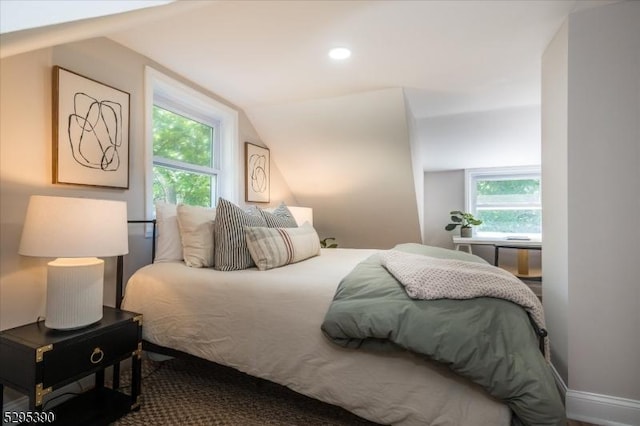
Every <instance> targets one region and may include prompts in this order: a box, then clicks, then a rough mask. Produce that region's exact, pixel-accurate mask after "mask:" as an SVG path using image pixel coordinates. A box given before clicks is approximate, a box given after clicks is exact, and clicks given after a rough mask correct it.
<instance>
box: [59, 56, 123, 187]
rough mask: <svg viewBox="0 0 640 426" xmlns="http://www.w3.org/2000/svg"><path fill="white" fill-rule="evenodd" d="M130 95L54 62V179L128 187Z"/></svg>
mask: <svg viewBox="0 0 640 426" xmlns="http://www.w3.org/2000/svg"><path fill="white" fill-rule="evenodd" d="M129 100H130V96H129V93H127V92H123V91H122V90H119V89H116V88H114V87H111V86H107V85H106V84H102V83H100V82H98V81H95V80H93V79H90V78H87V77H84V76H82V75H80V74H76V73H74V72H72V71H69V70H66V69H64V68H62V67H59V66H54V67H53V183H62V184H73V185H90V186H99V187H107V188H121V189H127V188H129Z"/></svg>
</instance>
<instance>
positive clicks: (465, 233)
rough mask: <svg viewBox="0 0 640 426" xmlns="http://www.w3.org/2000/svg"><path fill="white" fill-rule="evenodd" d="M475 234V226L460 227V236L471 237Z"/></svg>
mask: <svg viewBox="0 0 640 426" xmlns="http://www.w3.org/2000/svg"><path fill="white" fill-rule="evenodd" d="M472 235H473V228H471V227H467V228H460V236H461V237H463V238H471V236H472Z"/></svg>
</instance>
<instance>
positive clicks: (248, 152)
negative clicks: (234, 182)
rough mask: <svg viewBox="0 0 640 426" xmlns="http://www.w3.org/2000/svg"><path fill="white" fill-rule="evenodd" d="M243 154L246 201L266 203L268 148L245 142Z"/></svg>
mask: <svg viewBox="0 0 640 426" xmlns="http://www.w3.org/2000/svg"><path fill="white" fill-rule="evenodd" d="M244 156H245V171H246V176H245V198H246V201H251V202H255V203H268V202H269V191H270V185H271V182H270V176H269V174H270V172H271V170H270V165H269V149H268V148H263V147H261V146H258V145H254V144H252V143H249V142H245V144H244Z"/></svg>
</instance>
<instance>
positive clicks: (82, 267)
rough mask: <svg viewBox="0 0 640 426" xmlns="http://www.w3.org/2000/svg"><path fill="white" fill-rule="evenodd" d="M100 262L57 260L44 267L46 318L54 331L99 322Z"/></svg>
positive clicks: (101, 282) (102, 274)
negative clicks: (45, 276)
mask: <svg viewBox="0 0 640 426" xmlns="http://www.w3.org/2000/svg"><path fill="white" fill-rule="evenodd" d="M103 282H104V261H103V260H101V259H98V258H95V257H88V258H73V259H68V258H59V259H56V260H54V261H52V262H49V263H48V268H47V316H46V318H45V321H44V325H45V326H46V327H48V328H53V329H56V330H72V329H76V328H82V327H85V326H87V325H90V324H93V323H94V322H97V321H100V320H101V319H102V284H103Z"/></svg>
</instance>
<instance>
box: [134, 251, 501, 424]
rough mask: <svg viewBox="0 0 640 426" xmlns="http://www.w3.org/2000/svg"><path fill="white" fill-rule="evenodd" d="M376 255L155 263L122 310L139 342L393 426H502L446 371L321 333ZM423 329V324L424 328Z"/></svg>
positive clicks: (137, 277) (496, 408)
mask: <svg viewBox="0 0 640 426" xmlns="http://www.w3.org/2000/svg"><path fill="white" fill-rule="evenodd" d="M374 252H375V250H361V249H357V250H356V249H326V250H325V249H323V250H322V254H321V255H320V256H317V257H314V258H311V259H308V260H305V261H303V262H300V263H296V264H292V265H288V266H285V267H282V268H277V269H272V270H268V271H258V270H257V269H248V270H244V271H233V272H221V271H215V270H212V269H198V268H189V267H187V266H186V265H185V264H184V263H157V264H153V265H148V266H146V267H144V268H142V269H140V270H139V271H137V272H136V273H135V274H134V275H133V276H132V277H131V279H130V280H129V282H128V284H127V287H126V291H125V299H124V302H123V309H126V310H130V311H134V312H139V313H142V314H143V315H144V320H143V335H144V338H145V340H148V341H150V342H152V343H156V344H158V345H161V346H166V347H170V348H173V349H177V350H180V351H183V352H187V353H190V354H192V355H196V356H198V357H201V358H205V359H207V360H210V361H214V362H216V363H219V364H223V365H226V366H230V367H233V368H236V369H238V370H240V371H243V372H245V373H247V374H250V375H253V376H256V377H261V378H264V379H268V380H271V381H273V382H276V383H280V384H282V385H285V386H288V387H289V388H291V389H293V390H295V391H297V392H300V393H302V394H305V395H308V396H311V397H313V398H316V399H319V400H321V401H324V402H328V403H330V404H335V405H339V406H341V407H344V408H345V409H347V410H349V411H351V412H353V413H355V414H357V415H359V416H361V417H364V418H366V419H369V420H372V421H374V422H378V423H382V424H394V425H396V424H398V425H434V426H435V425H455V426H464V425H496V426H497V425H508V424H509V422H510V418H511V415H510V412H509V409H508V408H507V406H506V405H504V404H502V403H500V402H498V401H496V400H494V399H493V398H491V397H490V396H489V395H488V394H487V393H486V392H485V391H484V390H483V389H482V388H480V387H478V386H477V385H474V384H472V383H471V382H469V381H468V380H465V379H463V378H461V377H459V376H457V375H455V374H454V373H452V372H450V371H449V370H448V369H447V368H446V366H443V365H440V364H437V363H435V362H431V361H428V360H425V359H424V358H421V357H418V356H415V355H412V354H411V353H408V352H400V351H398V352H397V353H393V354H389V353H384V354H383V353H373V352H366V351H363V350H352V349H344V348H341V347H338V346H336V345H334V344H332V343H331V342H329V341H328V340H327V339H326V338H325V337H324V335H323V334H322V332H321V330H320V325H321V324H322V321H323V319H324V315H325V313H326V311H327V309H328V307H329V304H330V303H331V301H332V299H333V295H334V293H335V290H336V287H337V286H338V284H339V282H340V280H341V279H342V278H343V277H344V276H345V275H347V274H348V273H349V272H350V271H351V269H353V267H354V266H355V265H356V264H357V263H359V262H360V261H362V260H364V259H366V258H367V257H369V256H370V255H371V254H373V253H374ZM425 326H428V325H425Z"/></svg>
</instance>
